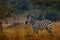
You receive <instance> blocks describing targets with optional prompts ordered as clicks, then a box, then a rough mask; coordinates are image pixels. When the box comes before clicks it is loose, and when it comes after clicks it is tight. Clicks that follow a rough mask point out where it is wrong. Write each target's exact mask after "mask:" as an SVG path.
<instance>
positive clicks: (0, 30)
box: [0, 18, 3, 32]
mask: <svg viewBox="0 0 60 40" xmlns="http://www.w3.org/2000/svg"><path fill="white" fill-rule="evenodd" d="M0 32H3V29H2V18H0Z"/></svg>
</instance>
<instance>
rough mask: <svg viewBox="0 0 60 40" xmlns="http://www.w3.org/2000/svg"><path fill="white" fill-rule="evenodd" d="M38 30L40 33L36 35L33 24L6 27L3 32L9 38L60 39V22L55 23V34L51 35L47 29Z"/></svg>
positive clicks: (53, 28) (24, 39) (20, 39)
mask: <svg viewBox="0 0 60 40" xmlns="http://www.w3.org/2000/svg"><path fill="white" fill-rule="evenodd" d="M4 26H5V25H4ZM38 31H39V32H38V35H36V36H34V34H33V29H32V26H31V25H17V27H15V28H7V29H4V30H3V33H4V34H5V35H6V36H7V37H8V39H9V40H60V22H54V23H53V26H52V31H53V36H51V35H49V33H48V32H47V31H46V30H43V31H42V30H38ZM6 40H7V39H6Z"/></svg>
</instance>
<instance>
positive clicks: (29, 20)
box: [25, 15, 35, 24]
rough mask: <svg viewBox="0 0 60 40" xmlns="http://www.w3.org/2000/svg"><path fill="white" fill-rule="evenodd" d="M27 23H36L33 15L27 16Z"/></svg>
mask: <svg viewBox="0 0 60 40" xmlns="http://www.w3.org/2000/svg"><path fill="white" fill-rule="evenodd" d="M26 17H27V21H26V22H25V23H26V24H28V23H30V24H33V23H34V20H35V19H34V18H33V17H32V16H31V15H27V16H26Z"/></svg>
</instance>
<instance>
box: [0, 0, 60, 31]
mask: <svg viewBox="0 0 60 40" xmlns="http://www.w3.org/2000/svg"><path fill="white" fill-rule="evenodd" d="M42 5H45V6H46V11H47V12H46V15H45V18H46V19H49V20H52V21H60V0H0V26H2V20H4V18H7V17H11V16H12V17H14V15H18V14H21V13H24V12H27V11H32V12H29V13H30V15H32V16H33V17H35V18H36V19H41V16H42V15H41V14H42V12H41V8H42ZM35 9H38V10H37V11H35V12H34V10H35ZM1 30H2V27H1Z"/></svg>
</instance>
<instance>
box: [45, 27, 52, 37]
mask: <svg viewBox="0 0 60 40" xmlns="http://www.w3.org/2000/svg"><path fill="white" fill-rule="evenodd" d="M45 29H46V30H47V31H48V33H49V35H51V36H53V34H52V28H51V27H50V28H45Z"/></svg>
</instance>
